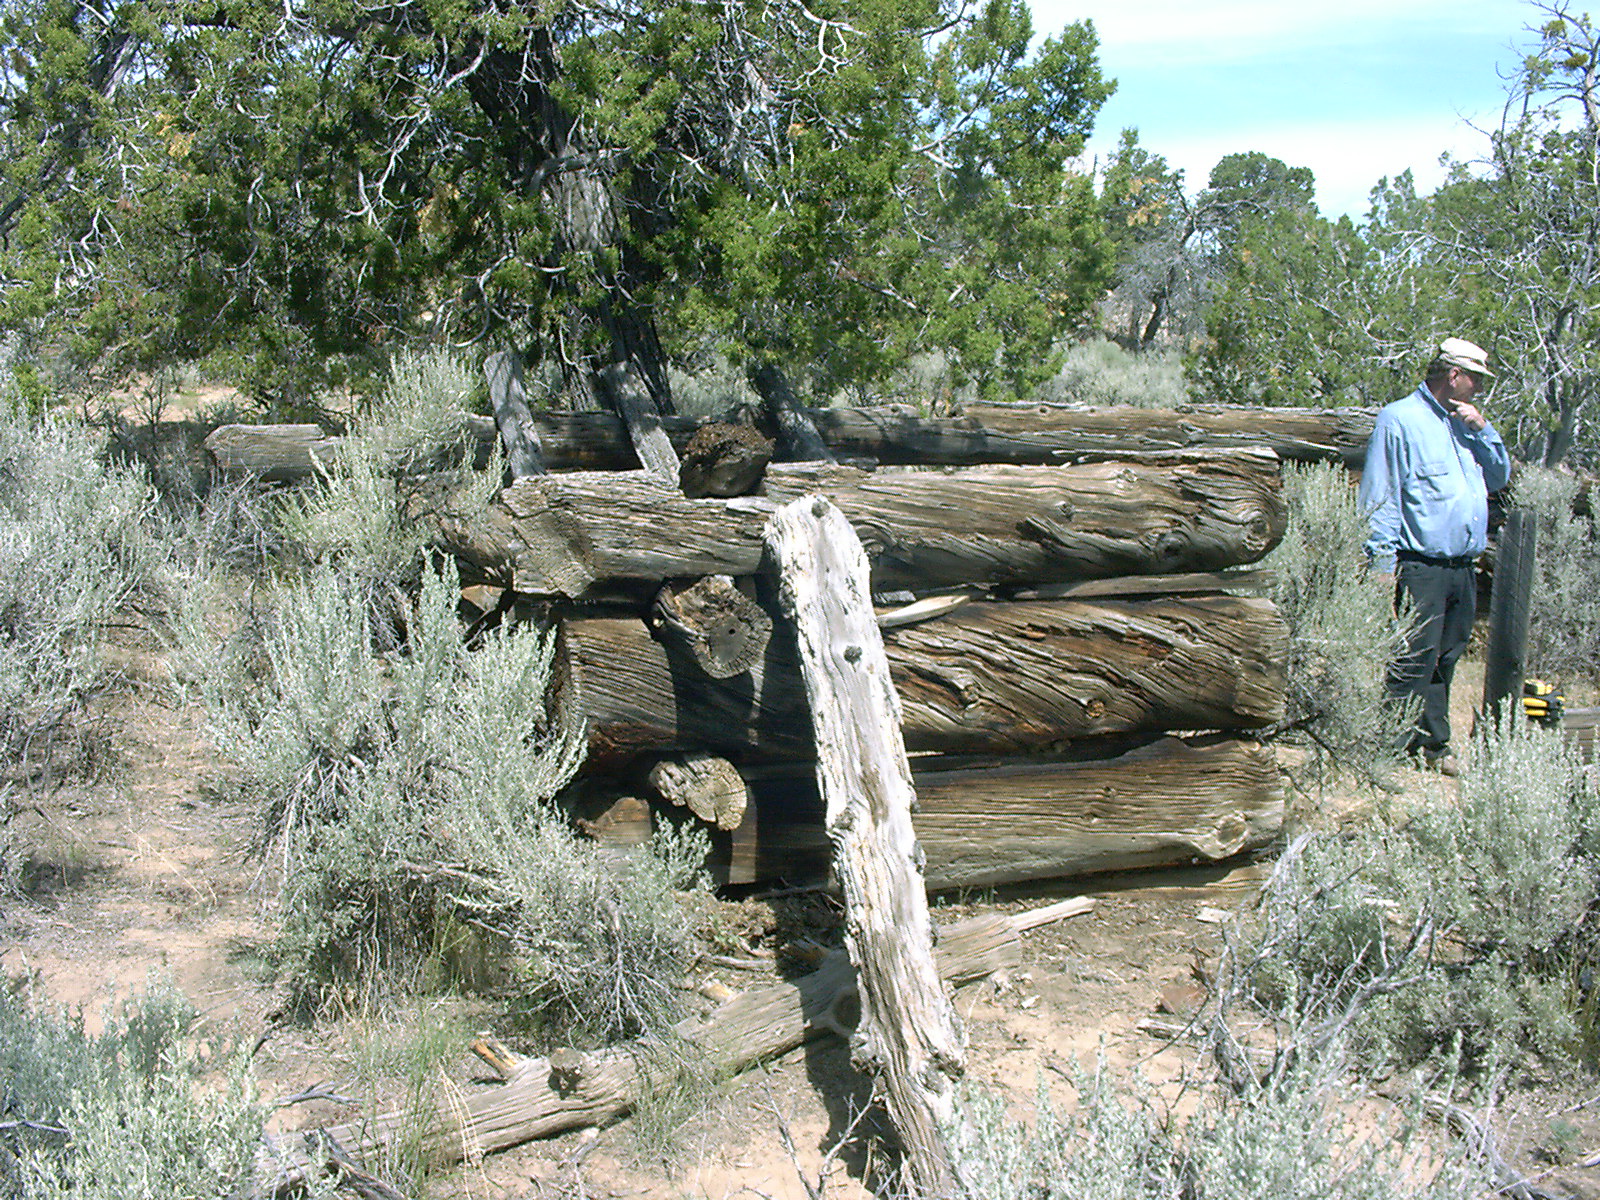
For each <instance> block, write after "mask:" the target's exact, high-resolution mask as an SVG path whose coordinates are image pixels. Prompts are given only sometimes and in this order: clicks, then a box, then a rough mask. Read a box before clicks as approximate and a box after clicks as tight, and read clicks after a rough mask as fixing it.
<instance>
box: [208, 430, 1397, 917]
mask: <svg viewBox="0 0 1600 1200" xmlns="http://www.w3.org/2000/svg"><path fill="white" fill-rule="evenodd" d="M809 417H810V418H811V420H812V421H813V422H814V424H815V427H816V428H817V430H818V431H819V432H820V433H821V436H822V439H823V441H824V442H825V443H826V447H825V448H826V449H828V450H830V451H833V452H835V453H838V454H841V455H846V456H866V457H870V458H873V459H877V460H879V461H883V462H890V461H904V462H914V463H920V464H923V465H927V464H939V463H962V462H977V463H981V464H983V465H978V466H967V467H949V466H945V467H942V468H941V469H937V470H926V469H924V470H905V469H895V468H888V469H883V470H876V471H868V470H863V469H861V468H859V467H852V466H840V465H835V464H821V463H810V464H799V465H782V466H774V465H769V466H767V467H766V469H765V471H764V473H763V475H762V477H761V479H760V481H759V483H758V485H757V489H756V492H755V494H752V495H748V496H739V497H735V498H732V499H720V498H704V499H690V498H688V497H687V496H685V495H684V494H683V492H682V490H681V489H680V487H679V486H677V484H676V481H675V480H673V479H671V478H668V477H667V472H666V471H665V470H664V469H662V470H658V471H656V472H654V473H646V472H644V471H640V470H638V469H636V464H637V457H636V456H635V454H634V451H633V450H632V448H631V446H632V443H631V440H630V437H629V433H628V431H627V429H626V427H625V426H624V425H623V423H622V422H621V421H619V420H618V418H616V417H614V416H612V415H611V414H606V413H569V414H559V415H556V414H541V415H538V416H535V417H534V418H533V421H534V424H535V425H536V426H537V432H538V436H539V440H540V444H541V447H542V449H543V453H544V456H545V461H546V465H547V466H549V467H551V468H553V469H557V470H560V471H562V473H559V474H551V475H538V476H533V477H530V478H527V479H522V480H519V481H518V482H516V483H515V484H513V485H512V486H511V487H509V488H507V489H506V490H505V491H504V492H503V493H502V494H501V496H500V498H499V499H498V500H497V501H496V502H495V503H494V504H492V505H491V506H490V507H489V508H488V509H487V510H483V509H481V508H473V507H471V506H469V505H468V504H466V503H464V502H463V501H462V500H461V498H460V496H459V495H458V494H457V493H455V492H453V491H452V490H451V489H450V487H449V485H448V484H447V482H446V477H444V476H438V477H413V478H411V479H409V480H408V481H407V483H406V490H407V494H408V511H409V512H410V513H411V515H412V516H413V517H415V518H416V519H418V520H421V521H425V522H428V523H429V524H430V525H431V527H432V529H433V532H434V535H435V540H436V543H437V544H438V545H439V546H441V547H443V548H446V549H448V550H449V551H450V552H452V553H453V554H454V556H455V557H456V559H457V561H458V563H459V564H460V565H461V568H462V573H463V577H464V579H465V580H467V581H468V582H481V583H489V584H493V585H495V586H497V587H500V588H506V589H509V590H510V596H508V597H507V600H506V602H505V603H504V604H503V605H502V606H501V607H502V610H503V611H517V612H520V613H522V614H523V615H524V616H526V614H527V609H528V607H529V604H530V602H532V603H537V604H538V605H539V606H540V612H541V616H542V617H543V618H547V619H554V620H555V621H557V623H558V624H559V625H560V627H561V644H562V650H561V652H562V655H563V662H564V677H565V679H566V681H567V691H566V697H567V700H568V702H569V703H572V704H575V705H576V706H577V710H578V711H579V712H580V713H581V714H582V716H583V717H584V720H585V722H586V725H587V729H588V739H589V762H588V766H587V767H586V776H585V779H584V780H583V781H582V787H581V788H579V789H577V790H575V792H574V795H573V797H571V798H570V799H571V802H572V803H573V804H574V806H575V808H576V809H578V810H581V811H579V815H580V817H581V818H582V819H583V820H584V822H585V823H586V825H587V827H588V828H590V829H591V830H594V831H596V832H597V834H599V835H600V836H602V837H603V838H605V839H608V840H620V841H627V840H628V839H629V838H630V836H633V835H634V834H636V833H637V832H638V829H639V827H640V824H641V822H640V820H639V817H640V816H641V815H643V814H648V813H649V812H650V810H651V808H652V807H653V808H655V809H657V810H661V811H670V812H671V813H673V814H677V815H679V816H681V817H683V818H685V819H690V820H694V821H699V822H701V823H703V825H704V826H705V827H706V829H707V830H708V832H709V833H710V835H711V839H712V845H713V851H712V860H711V864H710V865H711V867H712V870H713V873H714V875H715V876H716V877H717V878H718V879H719V880H722V881H725V882H735V883H737V882H753V881H757V880H762V879H773V878H776V877H788V878H796V877H814V876H815V875H816V874H818V873H819V872H820V870H821V869H823V868H825V866H826V853H825V846H824V844H823V842H822V840H821V834H820V811H819V810H818V809H817V807H816V800H815V789H814V784H812V783H810V782H808V781H809V778H810V774H811V772H812V770H813V766H812V763H813V755H814V748H813V746H812V745H811V741H810V733H809V729H810V721H809V710H808V707H807V703H808V702H807V697H806V695H805V692H804V688H803V687H802V685H801V683H800V676H799V671H798V664H797V661H796V658H795V654H794V647H793V643H792V637H790V636H789V635H788V634H787V633H785V632H784V631H783V630H782V629H781V628H780V629H779V630H778V631H777V632H776V633H774V632H773V630H772V623H771V619H770V616H769V614H772V613H774V612H775V611H776V608H775V604H774V602H773V596H772V592H771V588H770V586H768V583H766V582H764V581H766V580H770V575H771V570H772V567H771V564H770V562H768V561H767V559H766V557H765V555H764V550H763V546H762V534H763V531H764V529H765V526H766V524H767V522H768V520H769V518H770V516H771V514H772V513H773V512H774V511H775V510H776V509H777V508H778V507H779V506H780V505H782V504H784V503H786V502H788V501H791V500H793V499H795V498H797V497H800V496H803V495H809V494H820V495H825V496H827V497H828V498H829V499H830V500H831V501H832V502H833V503H835V504H837V506H838V507H839V508H840V509H841V510H842V511H843V512H844V513H845V515H846V516H847V518H848V519H849V522H850V524H851V525H852V527H853V528H854V529H855V531H856V533H857V535H858V536H859V538H860V539H861V541H862V543H863V544H864V545H865V547H866V549H867V552H868V555H869V558H870V560H871V570H872V586H873V588H874V590H879V591H885V592H888V591H905V592H909V593H911V594H913V595H921V596H927V595H929V593H936V592H938V591H940V590H941V589H944V590H946V591H951V590H954V591H955V592H956V594H955V595H953V596H945V597H940V598H936V599H934V598H931V599H930V600H928V601H925V602H924V604H928V605H932V606H933V609H932V610H928V609H925V608H923V607H921V606H914V610H915V615H913V616H908V617H906V618H904V619H905V620H906V621H907V622H908V623H906V624H903V625H900V626H899V627H897V628H893V629H888V630H886V631H885V636H884V641H885V647H886V652H887V655H888V659H889V663H890V670H891V675H892V678H893V680H894V684H895V687H896V689H897V691H898V692H899V695H900V698H901V702H902V703H901V709H902V712H903V713H904V726H903V732H904V736H905V740H906V743H907V745H908V746H910V747H911V748H912V750H913V751H914V752H916V753H917V754H918V755H919V756H928V755H934V756H937V759H936V762H935V761H934V760H929V759H926V758H925V757H919V758H918V760H917V762H916V777H917V787H918V794H919V798H920V800H921V805H922V807H921V811H920V812H919V815H918V818H917V822H918V834H919V837H920V838H921V839H922V840H923V844H924V851H925V853H926V854H927V859H928V882H929V884H930V885H931V886H935V887H952V886H962V885H978V884H990V883H998V882H1010V881H1017V880H1022V879H1027V878H1038V877H1043V876H1050V875H1071V874H1080V873H1086V872H1090V871H1099V870H1115V869H1122V868H1126V867H1131V866H1138V865H1157V864H1161V863H1170V862H1178V861H1185V860H1190V859H1195V858H1219V857H1224V856H1227V855H1229V854H1232V853H1236V852H1238V851H1240V850H1244V849H1249V848H1251V847H1254V846H1258V845H1261V844H1263V843H1265V842H1266V841H1268V840H1270V839H1271V838H1272V837H1273V836H1274V835H1275V833H1276V830H1277V829H1278V827H1279V824H1280V822H1281V811H1282V801H1283V795H1282V785H1281V781H1280V780H1279V778H1278V775H1277V772H1276V768H1275V766H1274V764H1273V760H1272V756H1271V754H1270V752H1269V751H1267V750H1264V749H1263V748H1262V747H1261V746H1259V745H1257V744H1255V743H1254V742H1253V741H1252V740H1251V739H1250V736H1249V731H1251V730H1254V729H1260V728H1263V727H1269V726H1271V725H1273V724H1274V723H1275V722H1277V721H1280V720H1281V719H1282V717H1283V691H1284V678H1283V670H1284V663H1285V660H1286V657H1287V636H1288V635H1287V630H1286V629H1285V628H1284V625H1283V622H1282V620H1281V618H1279V616H1278V615H1277V613H1276V612H1275V610H1274V609H1273V607H1272V606H1271V605H1270V604H1269V603H1267V602H1266V601H1264V600H1261V599H1252V598H1248V597H1242V596H1238V595H1232V594H1229V590H1230V589H1231V588H1232V586H1233V584H1234V583H1237V582H1242V579H1241V578H1240V576H1239V575H1238V574H1237V573H1236V569H1237V568H1238V567H1240V566H1242V565H1244V564H1249V563H1253V562H1256V561H1257V560H1259V559H1260V558H1261V556H1262V555H1263V554H1265V553H1266V552H1267V550H1269V549H1270V548H1271V546H1272V545H1273V544H1275V542H1276V541H1277V539H1278V537H1279V536H1281V533H1282V530H1283V524H1284V511H1283V505H1282V501H1281V497H1280V495H1279V483H1280V480H1279V459H1278V456H1277V455H1278V454H1284V455H1289V456H1293V457H1304V458H1318V457H1320V458H1333V459H1345V460H1348V459H1350V458H1351V457H1352V456H1357V457H1358V456H1359V453H1360V447H1361V445H1362V443H1363V442H1364V440H1365V437H1366V431H1367V429H1368V428H1370V420H1371V415H1370V414H1363V413H1359V412H1342V413H1338V414H1328V413H1315V412H1310V411H1301V410H1271V411H1267V410H1259V409H1256V410H1250V412H1249V413H1248V414H1244V413H1239V412H1229V411H1225V410H1210V409H1185V410H1184V411H1181V412H1169V413H1159V412H1156V411H1154V410H1142V409H1141V410H1132V409H1129V410H1086V409H1077V408H1069V407H1066V406H1049V405H1046V406H1038V405H1010V406H1005V405H1001V406H995V405H982V406H971V407H969V409H968V410H967V411H966V412H965V413H963V414H962V415H960V416H958V417H954V418H924V417H920V416H917V415H915V414H913V413H911V412H909V411H908V410H902V409H895V408H889V409H877V410H859V409H857V410H825V411H816V412H811V413H810V414H809ZM480 426H482V428H480ZM700 427H701V426H700V424H699V423H696V422H686V421H679V420H677V419H674V418H666V419H664V420H663V422H662V429H663V431H664V432H665V434H666V435H667V436H668V437H669V438H670V439H671V441H672V442H673V444H674V446H675V447H678V448H680V449H681V448H683V447H684V446H685V445H686V444H687V441H688V438H689V437H690V436H691V435H692V433H693V432H694V430H695V429H697V428H700ZM468 428H469V433H470V437H469V440H470V441H473V442H474V444H478V445H487V444H489V443H490V442H492V439H493V438H494V437H495V436H496V434H495V432H494V427H493V423H492V422H488V421H482V420H477V419H474V420H473V421H471V422H469V423H468ZM281 433H282V431H271V430H267V431H254V432H250V433H244V432H241V431H240V430H237V429H235V430H231V431H230V430H227V429H224V430H219V431H218V432H217V434H216V435H214V436H213V439H212V442H211V449H212V451H213V453H214V454H216V455H217V457H218V460H219V461H224V462H227V463H229V464H230V465H232V466H236V467H237V466H248V467H249V469H253V470H257V471H259V472H262V473H266V474H274V473H275V474H278V475H279V476H280V477H283V476H292V475H294V474H295V473H296V471H298V470H300V466H298V465H295V464H296V463H302V462H303V464H304V466H305V469H310V465H311V463H312V461H313V457H314V456H317V457H320V456H325V455H327V454H329V453H331V451H332V450H333V449H334V446H335V444H336V443H334V442H332V441H329V440H326V439H323V440H318V439H317V438H311V437H309V436H306V434H307V431H304V430H302V431H300V432H299V433H297V434H295V436H294V437H291V438H289V439H288V440H287V441H285V439H284V438H283V437H282V436H280V435H281ZM318 436H319V437H320V433H319V435H318ZM286 445H298V446H299V447H301V450H299V451H296V452H295V453H299V454H301V455H302V457H301V458H300V459H296V458H295V457H294V454H292V453H289V452H288V451H286V450H285V449H284V447H285V446H286ZM1216 446H1237V447H1239V448H1236V449H1209V447H1216ZM1263 446H1265V447H1267V449H1262V448H1261V447H1263ZM1197 447H1198V448H1205V449H1197ZM1130 449H1136V450H1139V451H1146V452H1145V453H1136V454H1131V455H1130V454H1128V453H1127V452H1128V451H1129V450H1130ZM1174 449H1176V450H1179V451H1181V452H1177V453H1166V452H1163V453H1149V452H1148V451H1169V450H1174ZM1272 451H1276V452H1277V453H1273V452H1272ZM1119 455H1120V456H1121V457H1118V456H1119ZM1076 458H1082V459H1084V460H1086V461H1082V462H1073V463H1071V464H1070V465H1069V464H1066V463H1064V461H1063V460H1065V459H1076ZM1017 463H1023V464H1034V465H1015V464H1017ZM286 464H287V465H286ZM1042 464H1055V465H1042ZM575 466H576V467H582V468H585V469H584V470H578V471H573V470H571V469H570V468H572V467H575ZM708 576H712V577H720V579H719V582H717V583H716V585H715V586H714V587H712V586H710V581H708V580H707V579H706V577H708ZM1252 582H1255V583H1257V584H1259V574H1258V575H1257V577H1256V578H1255V579H1254V580H1253V581H1252ZM713 594H714V596H715V602H714V603H712V602H711V601H710V600H708V599H706V597H708V596H712V595H713ZM512 599H516V600H519V601H520V602H521V603H520V605H519V604H513V603H511V600H512ZM689 601H693V602H694V603H689ZM908 611H911V610H908ZM930 611H931V615H930ZM497 615H498V614H497ZM1218 731H1221V732H1218ZM1174 734H1176V735H1179V736H1169V735H1174ZM975 755H989V756H996V755H999V756H1005V757H1004V758H1003V759H1000V760H996V759H994V758H992V757H991V758H989V759H984V760H978V759H975V758H973V756H975ZM695 756H698V759H697V765H696V767H695V768H694V769H693V770H690V771H687V772H685V771H682V770H679V769H678V767H677V766H676V765H674V764H677V763H681V762H683V761H686V760H688V759H690V758H695ZM713 760H715V761H713ZM936 764H937V765H936ZM650 779H655V780H657V781H658V782H659V781H667V786H665V787H663V788H658V787H657V786H652V785H651V784H650V783H649V782H648V781H649V780H650ZM705 780H715V781H716V784H715V789H714V791H713V792H711V793H708V794H707V795H705V796H700V797H695V796H694V795H693V792H694V789H696V788H697V787H700V786H702V785H703V784H704V781H705ZM808 788H809V789H810V790H809V791H808ZM667 793H673V794H672V795H668V794H667ZM692 814H697V815H692ZM1002 826H1003V829H1002V828H1001V827H1002ZM1002 832H1003V833H1004V836H1000V833H1002Z"/></svg>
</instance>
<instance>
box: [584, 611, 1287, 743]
mask: <svg viewBox="0 0 1600 1200" xmlns="http://www.w3.org/2000/svg"><path fill="white" fill-rule="evenodd" d="M562 641H563V654H564V656H565V660H566V665H567V668H568V669H569V671H570V676H569V678H570V679H571V681H572V684H573V688H574V690H573V693H572V696H573V702H574V703H575V704H576V705H577V707H578V711H580V712H582V714H583V715H584V718H585V720H586V722H587V725H588V735H589V761H590V763H591V765H593V766H594V767H596V768H602V769H603V768H613V767H617V766H619V765H621V764H622V763H624V762H626V761H627V760H628V759H630V758H632V757H634V756H636V755H639V754H642V753H649V754H652V755H659V754H661V753H664V752H667V751H670V750H704V751H706V752H708V753H714V754H720V755H723V756H725V757H729V758H734V759H738V760H752V759H783V758H789V759H794V758H805V759H809V758H811V757H812V750H811V744H810V737H809V724H810V718H809V715H808V710H807V707H806V700H805V694H804V690H803V689H802V688H801V686H800V675H799V665H798V664H797V663H796V661H795V656H794V644H793V641H792V640H791V639H790V638H789V637H787V636H784V635H781V633H780V631H778V630H774V633H773V638H772V641H771V642H770V643H768V646H767V654H766V657H765V659H764V660H763V661H762V662H760V663H758V664H756V665H755V666H754V667H753V668H752V669H751V670H750V671H749V672H748V673H747V674H743V675H739V676H736V677H733V678H730V679H725V680H717V679H710V678H708V677H707V676H706V674H705V672H704V671H702V670H701V669H700V667H699V666H698V665H697V664H696V663H694V661H693V660H692V659H688V658H686V657H684V656H681V655H675V654H673V653H671V652H670V651H669V650H668V649H667V648H666V647H663V646H662V645H660V644H659V643H658V642H656V641H655V640H653V639H652V638H651V637H650V636H649V633H648V631H647V630H646V629H645V627H644V624H643V623H642V622H640V621H635V620H627V619H620V618H570V619H566V620H564V621H563V622H562ZM884 643H885V649H886V651H887V653H888V656H889V666H890V671H891V673H892V675H893V678H894V682H895V686H896V688H897V689H899V692H900V696H901V699H902V704H903V708H904V717H905V725H904V733H905V738H906V744H907V745H908V746H910V747H911V748H912V749H914V750H938V751H945V752H969V753H1005V754H1015V753H1028V752H1030V751H1037V750H1040V749H1045V748H1049V747H1051V746H1054V745H1056V744H1058V743H1061V742H1064V741H1069V740H1072V739H1076V738H1086V737H1096V736H1100V735H1105V734H1116V733H1129V732H1140V731H1144V732H1166V731H1168V730H1174V729H1179V730H1183V729H1188V730H1207V729H1241V728H1254V727H1260V726H1264V725H1271V724H1273V723H1274V722H1276V721H1280V720H1282V719H1283V712H1284V669H1285V668H1284V663H1285V661H1286V659H1287V655H1288V631H1287V628H1286V627H1285V625H1284V623H1283V619H1282V617H1281V616H1280V615H1279V613H1278V611H1277V609H1276V608H1275V607H1274V606H1273V605H1272V604H1271V603H1270V602H1269V601H1266V600H1261V599H1256V598H1251V597H1236V596H1201V597H1193V598H1185V599H1170V598H1163V597H1155V598H1151V599H1146V600H1104V601H1095V602H1090V601H1079V600H1059V601H1026V602H1017V603H1011V604H1004V603H972V604H968V605H966V606H964V607H962V608H959V609H957V610H955V611H954V612H952V613H949V614H948V615H946V616H944V617H941V618H939V619H937V620H932V621H925V622H922V623H920V624H916V625H908V626H905V627H903V628H900V629H893V630H888V631H885V633H884Z"/></svg>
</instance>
